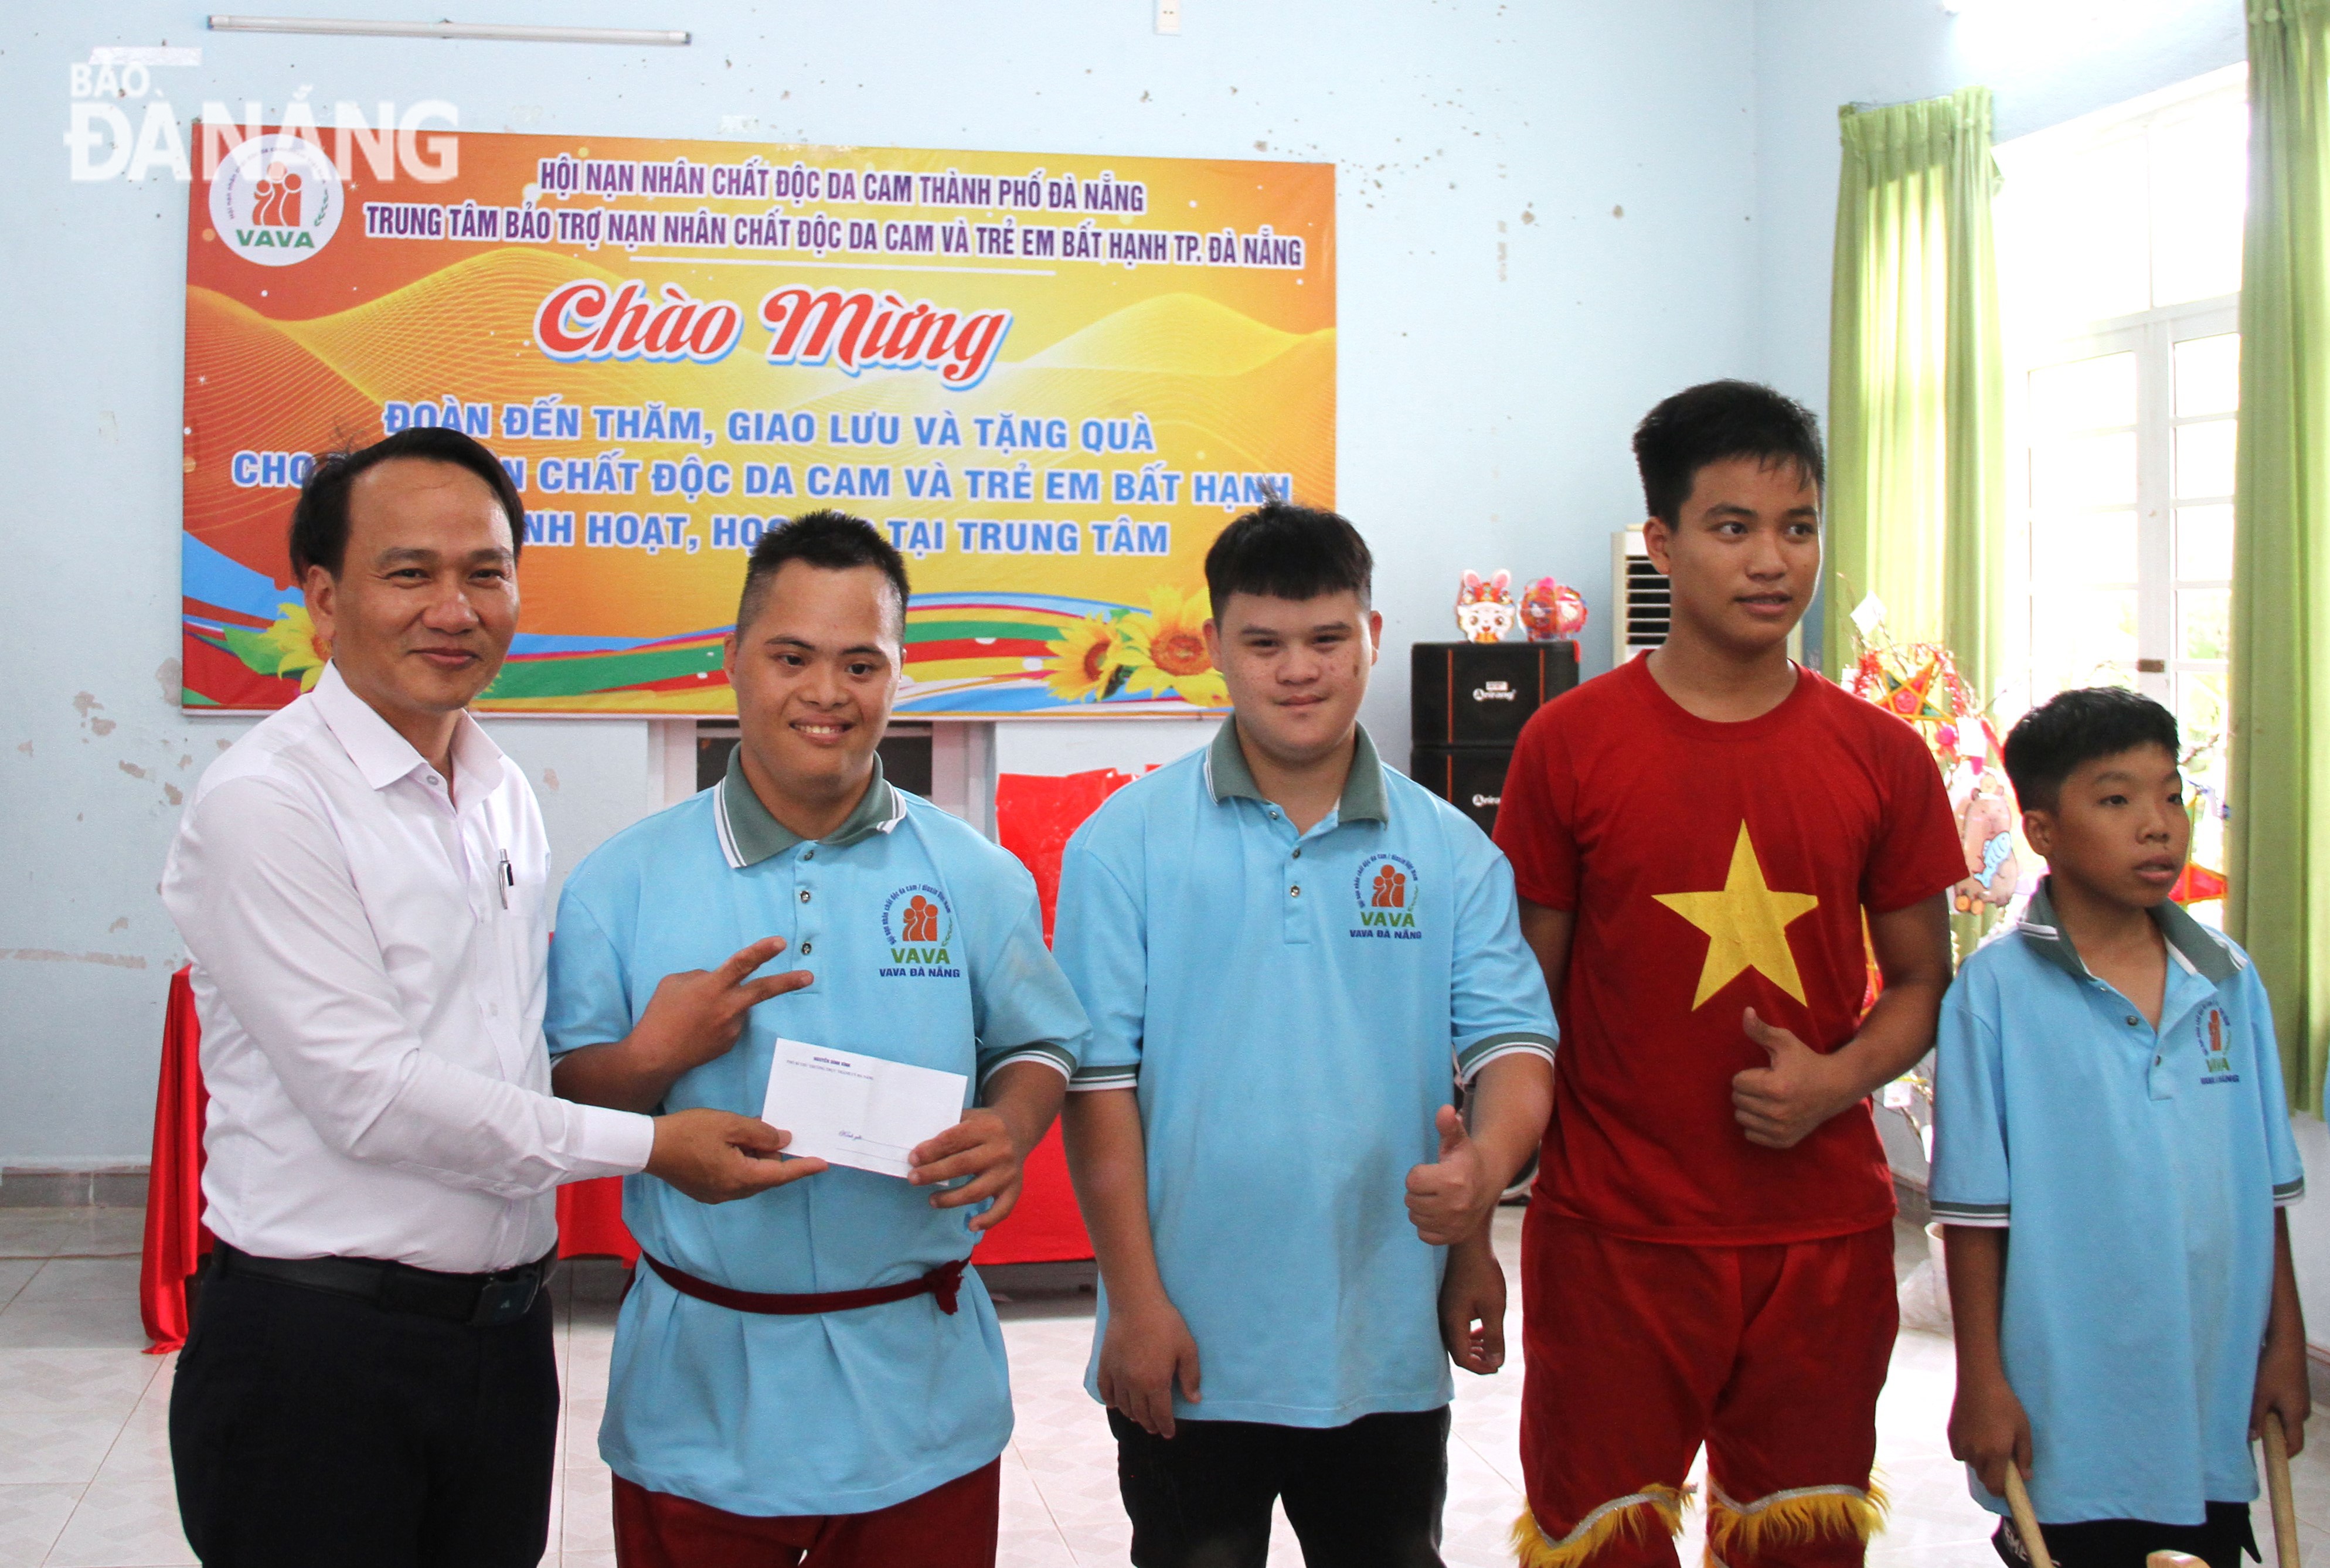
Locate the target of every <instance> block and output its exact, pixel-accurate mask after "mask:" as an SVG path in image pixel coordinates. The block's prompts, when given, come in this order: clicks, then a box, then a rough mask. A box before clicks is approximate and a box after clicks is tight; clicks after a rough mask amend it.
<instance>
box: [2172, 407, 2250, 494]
mask: <svg viewBox="0 0 2330 1568" xmlns="http://www.w3.org/2000/svg"><path fill="white" fill-rule="evenodd" d="M2239 428H2240V420H2207V421H2205V422H2204V423H2202V424H2197V425H2179V426H2177V427H2176V495H2177V497H2178V499H2180V500H2181V499H2183V497H2185V496H2196V497H2198V496H2230V495H2231V494H2232V493H2233V439H2234V435H2235V432H2236V431H2237V430H2238V429H2239Z"/></svg>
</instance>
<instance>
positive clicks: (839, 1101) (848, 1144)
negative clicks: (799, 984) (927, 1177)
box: [761, 1040, 971, 1176]
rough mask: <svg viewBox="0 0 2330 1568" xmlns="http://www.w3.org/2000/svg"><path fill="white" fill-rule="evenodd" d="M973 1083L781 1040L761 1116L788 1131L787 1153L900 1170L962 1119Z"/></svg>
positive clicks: (862, 1167) (959, 1076) (895, 1173)
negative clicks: (915, 1152) (967, 1091)
mask: <svg viewBox="0 0 2330 1568" xmlns="http://www.w3.org/2000/svg"><path fill="white" fill-rule="evenodd" d="M970 1082H971V1081H970V1080H969V1079H967V1078H965V1077H964V1076H963V1075H962V1074H961V1073H960V1072H938V1071H936V1070H935V1069H933V1068H929V1067H909V1066H907V1065H906V1064H905V1063H903V1062H886V1061H884V1060H883V1059H882V1058H881V1057H879V1056H864V1055H859V1054H857V1053H852V1052H848V1051H836V1050H833V1049H831V1048H830V1047H829V1046H824V1045H810V1044H804V1043H803V1042H801V1041H799V1040H780V1041H778V1042H777V1048H776V1056H775V1059H774V1060H773V1061H772V1063H770V1067H769V1092H768V1094H767V1096H766V1098H765V1099H764V1100H763V1101H762V1107H761V1119H762V1120H763V1121H765V1122H767V1123H768V1124H769V1125H770V1126H772V1127H777V1128H781V1129H784V1130H785V1131H787V1132H790V1133H791V1134H792V1135H793V1137H792V1141H791V1143H789V1144H787V1145H785V1152H786V1153H787V1154H790V1155H814V1156H816V1157H819V1158H821V1159H826V1160H829V1161H831V1162H832V1163H833V1164H835V1165H846V1166H853V1167H857V1169H859V1170H870V1171H874V1172H876V1173H877V1174H879V1175H882V1176H905V1174H906V1173H907V1171H908V1170H909V1169H910V1168H911V1167H909V1166H908V1165H907V1164H906V1156H907V1154H908V1153H909V1152H910V1151H912V1150H913V1149H914V1147H915V1146H916V1145H917V1144H920V1143H923V1142H925V1141H927V1140H928V1139H930V1138H935V1137H937V1136H938V1135H939V1134H940V1133H942V1132H944V1131H945V1130H946V1129H948V1128H950V1127H952V1126H953V1125H954V1124H955V1123H956V1122H958V1121H961V1119H962V1100H963V1090H964V1089H965V1088H966V1087H967V1086H968V1085H969V1083H970Z"/></svg>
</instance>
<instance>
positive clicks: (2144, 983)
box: [1933, 687, 2310, 1568]
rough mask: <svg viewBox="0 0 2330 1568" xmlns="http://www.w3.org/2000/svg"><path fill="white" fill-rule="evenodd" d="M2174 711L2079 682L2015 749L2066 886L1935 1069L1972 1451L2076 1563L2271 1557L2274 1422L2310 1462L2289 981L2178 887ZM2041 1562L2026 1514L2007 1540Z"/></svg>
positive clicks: (2019, 736)
mask: <svg viewBox="0 0 2330 1568" xmlns="http://www.w3.org/2000/svg"><path fill="white" fill-rule="evenodd" d="M2177 755H2178V753H2177V738H2176V721H2175V719H2174V716H2172V715H2171V714H2170V713H2169V712H2168V711H2167V710H2166V709H2165V708H2164V707H2162V706H2161V705H2160V704H2157V703H2155V702H2153V701H2151V700H2150V699H2148V698H2145V697H2141V696H2138V695H2136V694H2135V693H2133V692H2129V691H2125V690H2122V689H2120V688H2117V687H2094V688H2090V689H2087V690H2082V691H2072V692H2065V693H2063V694H2060V695H2059V696H2056V697H2054V698H2052V699H2051V700H2050V701H2048V702H2047V703H2045V704H2042V705H2041V706H2040V707H2037V708H2034V709H2032V711H2031V712H2030V713H2027V714H2025V715H2024V717H2023V719H2022V722H2021V723H2018V724H2016V725H2015V726H2014V729H2013V732H2012V733H2011V734H2009V735H2008V737H2007V741H2006V770H2007V774H2008V777H2009V778H2010V779H2013V784H2014V790H2015V794H2016V796H2017V797H2018V798H2019V799H2020V801H2021V803H2022V830H2023V834H2024V836H2025V837H2027V838H2028V839H2029V840H2030V842H2031V845H2032V848H2033V849H2035V850H2037V851H2038V852H2039V853H2040V854H2041V855H2044V856H2045V857H2046V860H2047V865H2048V873H2049V874H2048V876H2047V877H2046V878H2045V880H2043V881H2042V882H2041V883H2040V885H2039V890H2038V892H2037V893H2034V894H2033V895H2032V900H2031V903H2030V906H2029V908H2028V909H2027V910H2026V911H2025V912H2024V914H2023V916H2022V923H2021V924H2020V925H2019V926H2018V927H2016V928H2015V929H2014V930H2012V931H2011V932H2008V933H2005V934H2003V935H2001V936H2000V937H1999V938H1998V939H1997V940H1994V941H1992V942H1990V943H1989V944H1988V945H1986V946H1984V948H1983V949H1980V950H1979V951H1977V952H1976V953H1975V955H1974V956H1973V957H1972V958H1970V959H1967V960H1966V962H1965V966H1964V967H1963V968H1961V969H1960V970H1959V971H1958V977H1957V980H1956V983H1955V984H1954V985H1953V986H1952V987H1950V990H1949V994H1948V996H1947V997H1946V998H1945V999H1944V1001H1943V1004H1942V1017H1941V1027H1940V1034H1939V1040H1938V1044H1937V1067H1936V1072H1935V1117H1936V1120H1935V1141H1934V1175H1933V1206H1934V1217H1935V1218H1936V1219H1937V1220H1939V1221H1941V1222H1942V1223H1943V1225H1944V1227H1945V1229H1944V1232H1943V1242H1944V1248H1945V1252H1946V1259H1947V1261H1948V1266H1949V1280H1950V1300H1951V1305H1952V1308H1953V1314H1954V1316H1955V1318H1956V1336H1957V1357H1958V1390H1957V1402H1956V1406H1955V1408H1954V1409H1953V1410H1952V1411H1951V1413H1950V1451H1951V1452H1952V1453H1954V1454H1956V1456H1957V1457H1958V1458H1960V1459H1964V1460H1965V1461H1966V1465H1967V1469H1968V1470H1969V1471H1970V1472H1971V1476H1972V1482H1971V1484H1972V1489H1973V1492H1974V1497H1975V1501H1977V1502H1979V1503H1980V1504H1982V1506H1983V1507H1986V1508H1988V1509H1990V1510H1991V1511H1992V1512H1993V1513H1995V1514H2000V1515H2004V1514H2005V1513H2006V1511H2007V1508H2006V1504H2005V1502H2004V1500H2003V1496H2002V1494H2003V1491H2004V1488H2005V1486H2006V1467H2007V1466H2008V1465H2010V1464H2011V1465H2013V1466H2014V1467H2015V1468H2016V1469H2017V1470H2019V1471H2020V1472H2021V1473H2022V1476H2023V1478H2025V1479H2026V1480H2027V1481H2028V1483H2029V1486H2030V1489H2031V1498H2032V1507H2033V1508H2034V1509H2035V1510H2036V1512H2037V1513H2038V1516H2039V1519H2040V1522H2041V1525H2043V1526H2044V1529H2045V1535H2046V1537H2047V1550H2048V1552H2049V1554H2051V1555H2052V1556H2053V1557H2054V1558H2055V1560H2056V1562H2057V1563H2059V1564H2060V1565H2061V1568H2142V1564H2143V1563H2144V1561H2145V1555H2146V1554H2148V1553H2150V1552H2153V1551H2157V1550H2161V1549H2172V1550H2176V1551H2182V1552H2187V1553H2190V1554H2193V1555H2194V1556H2197V1557H2200V1558H2202V1559H2204V1560H2205V1561H2207V1562H2208V1563H2209V1564H2210V1565H2211V1568H2238V1565H2239V1563H2240V1558H2241V1554H2242V1553H2243V1552H2244V1550H2247V1551H2248V1552H2249V1554H2250V1555H2252V1556H2254V1555H2255V1554H2256V1549H2255V1543H2254V1537H2253V1536H2252V1535H2251V1532H2250V1528H2249V1502H2250V1500H2251V1499H2252V1498H2254V1497H2256V1496H2257V1491H2258V1485H2257V1472H2256V1469H2255V1468H2254V1465H2253V1462H2252V1460H2251V1459H2250V1456H2249V1440H2250V1438H2251V1436H2252V1435H2253V1434H2254V1433H2256V1432H2258V1431H2262V1430H2263V1427H2264V1423H2265V1422H2268V1421H2278V1422H2281V1424H2282V1430H2283V1432H2284V1433H2285V1435H2286V1438H2287V1442H2288V1445H2289V1451H2290V1452H2292V1453H2296V1452H2297V1450H2298V1448H2299V1447H2300V1445H2301V1444H2302V1443H2303V1441H2304V1439H2305V1432H2304V1423H2305V1421H2306V1413H2307V1412H2308V1410H2309V1409H2310V1400H2309V1397H2308V1393H2307V1389H2306V1329H2305V1325H2304V1323H2303V1321H2302V1320H2301V1318H2300V1316H2299V1312H2298V1304H2297V1282H2296V1279H2295V1276H2294V1274H2293V1272H2292V1270H2291V1266H2290V1257H2289V1230H2288V1225H2287V1220H2286V1218H2285V1216H2284V1215H2283V1214H2281V1213H2280V1212H2279V1211H2280V1209H2281V1208H2282V1207H2283V1206H2284V1205H2286V1204H2291V1203H2294V1202H2296V1201H2297V1198H2298V1197H2299V1195H2301V1194H2302V1193H2303V1192H2304V1190H2305V1185H2306V1183H2305V1174H2304V1171H2303V1169H2302V1167H2300V1166H2299V1164H2298V1159H2297V1148H2296V1146H2295V1145H2294V1144H2293V1143H2292V1141H2291V1139H2290V1135H2289V1118H2288V1113H2287V1108H2286V1106H2285V1104H2284V1101H2283V1099H2282V1081H2281V1062H2280V1056H2279V1053H2278V1049H2277V1047H2276V1044H2275V1040H2274V1031H2273V1018H2272V1015H2271V1012H2270V1010H2269V1008H2268V1005H2267V1001H2266V994H2265V988H2264V987H2262V986H2261V985H2259V982H2258V978H2257V973H2256V971H2255V970H2254V969H2252V968H2250V967H2249V958H2248V955H2247V954H2245V953H2243V952H2242V951H2241V949H2240V948H2239V947H2237V946H2235V945H2234V944H2233V943H2232V942H2231V941H2229V940H2226V939H2225V938H2223V937H2221V936H2220V935H2218V934H2217V933H2215V932H2213V931H2212V930H2207V929H2206V928H2204V927H2202V925H2200V924H2199V923H2198V922H2197V921H2194V920H2193V918H2192V917H2191V916H2190V915H2188V914H2186V913H2185V912H2184V911H2183V910H2182V909H2181V908H2179V907H2178V906H2177V905H2175V904H2174V903H2172V902H2169V893H2170V890H2171V889H2173V888H2174V886H2175V884H2176V881H2177V878H2178V876H2179V874H2181V873H2182V872H2183V869H2184V857H2185V853H2186V849H2187V845H2188V842H2189V838H2190V833H2191V827H2190V821H2189V818H2188V817H2186V816H2185V811H2184V803H2183V780H2182V779H2181V776H2180V775H2179V772H2178V769H2177ZM1993 1542H1994V1545H1995V1546H1996V1548H1997V1550H1998V1553H1999V1555H2000V1556H2001V1557H2002V1558H2003V1559H2004V1560H2005V1561H2006V1562H2007V1563H2008V1564H2009V1565H2010V1568H2030V1565H2029V1564H2028V1563H2027V1562H2026V1560H2025V1558H2024V1555H2023V1553H2022V1544H2021V1543H2020V1541H2019V1540H2018V1539H2017V1538H2016V1537H2015V1535H2014V1534H2013V1531H2012V1529H2010V1528H2009V1527H2008V1526H2007V1525H2005V1524H2004V1523H2002V1524H2001V1525H2000V1526H1999V1530H1998V1533H1997V1535H1995V1536H1994V1538H1993Z"/></svg>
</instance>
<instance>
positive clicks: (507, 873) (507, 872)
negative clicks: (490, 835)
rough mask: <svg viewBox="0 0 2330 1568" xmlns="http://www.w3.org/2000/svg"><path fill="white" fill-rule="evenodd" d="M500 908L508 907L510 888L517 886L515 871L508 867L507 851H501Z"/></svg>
mask: <svg viewBox="0 0 2330 1568" xmlns="http://www.w3.org/2000/svg"><path fill="white" fill-rule="evenodd" d="M501 880H502V908H504V909H507V908H509V895H510V890H511V889H512V888H515V887H516V886H517V873H516V872H515V871H512V870H511V869H510V859H509V851H508V850H507V849H505V850H503V851H502V879H501Z"/></svg>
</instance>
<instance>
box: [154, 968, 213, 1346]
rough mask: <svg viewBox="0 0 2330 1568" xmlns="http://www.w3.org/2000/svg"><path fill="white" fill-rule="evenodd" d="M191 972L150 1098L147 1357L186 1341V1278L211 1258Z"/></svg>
mask: <svg viewBox="0 0 2330 1568" xmlns="http://www.w3.org/2000/svg"><path fill="white" fill-rule="evenodd" d="M188 974H189V971H188V970H186V969H185V968H181V969H180V970H179V971H178V972H177V973H176V974H175V975H172V976H171V977H170V1005H169V1007H168V1009H167V1011H166V1012H165V1013H164V1014H163V1015H162V1081H161V1083H160V1086H159V1087H158V1088H157V1089H156V1091H155V1094H154V1162H153V1164H152V1166H151V1167H148V1168H149V1172H150V1174H149V1175H148V1176H147V1192H146V1248H145V1255H144V1258H143V1260H142V1261H141V1262H140V1264H139V1266H138V1270H137V1312H138V1316H140V1317H141V1318H144V1319H145V1320H146V1337H147V1338H148V1339H151V1340H152V1341H153V1342H154V1343H153V1344H152V1345H151V1346H148V1347H147V1355H163V1354H164V1353H166V1352H167V1351H172V1350H175V1349H177V1348H178V1346H181V1345H183V1344H185V1341H186V1277H187V1276H188V1275H190V1274H192V1273H193V1272H194V1269H195V1266H196V1265H198V1264H199V1263H201V1261H202V1260H203V1254H204V1252H209V1251H210V1247H211V1233H210V1232H208V1231H207V1230H204V1228H203V1113H204V1110H205V1109H207V1107H208V1106H209V1103H210V1096H209V1095H208V1094H206V1093H204V1091H203V1064H202V1041H203V1028H202V1025H201V1024H200V1023H199V1022H197V1021H196V1019H195V1017H194V984H193V982H192V981H191V980H190V979H189V978H188Z"/></svg>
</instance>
